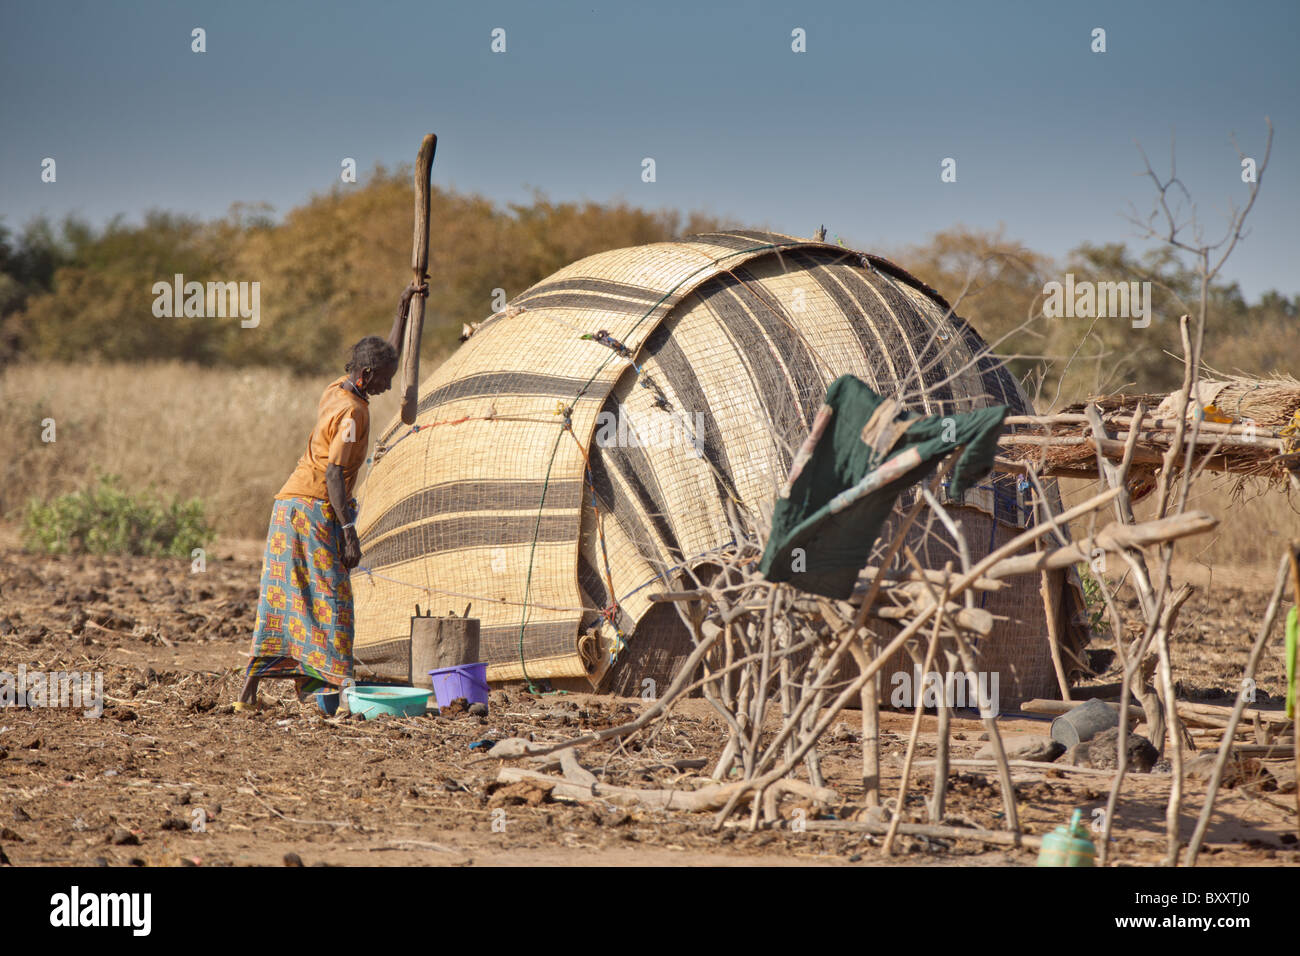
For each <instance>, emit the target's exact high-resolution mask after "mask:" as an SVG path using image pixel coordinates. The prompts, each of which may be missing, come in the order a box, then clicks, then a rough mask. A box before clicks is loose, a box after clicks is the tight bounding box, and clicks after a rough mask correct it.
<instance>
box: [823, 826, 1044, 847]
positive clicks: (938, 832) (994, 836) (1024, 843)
mask: <svg viewBox="0 0 1300 956" xmlns="http://www.w3.org/2000/svg"><path fill="white" fill-rule="evenodd" d="M806 825H807V827H808V829H809V830H837V831H847V832H850V833H854V832H860V833H870V834H872V835H874V836H884V835H886V834H887V833H888V832H889V825H887V824H883V823H871V822H869V821H866V820H809V821H808V823H807V824H806ZM897 830H898V832H899V833H902V834H903V835H904V836H923V837H931V838H933V839H937V840H974V841H976V842H978V843H991V844H993V845H995V846H1021V847H1024V848H1025V849H1027V850H1037V849H1038V848H1039V847H1041V846H1042V845H1043V838H1042V837H1037V836H1029V835H1028V834H1019V833H1007V832H1006V831H1005V830H984V829H977V828H975V827H950V826H942V825H939V824H934V823H900V824H898V825H897Z"/></svg>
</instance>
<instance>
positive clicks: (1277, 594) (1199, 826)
mask: <svg viewBox="0 0 1300 956" xmlns="http://www.w3.org/2000/svg"><path fill="white" fill-rule="evenodd" d="M1290 563H1291V557H1290V555H1285V556H1283V558H1282V560H1281V561H1280V562H1279V563H1278V568H1277V582H1276V583H1275V584H1274V585H1273V594H1272V597H1270V598H1269V602H1268V608H1267V610H1265V612H1264V621H1263V623H1262V624H1261V625H1260V628H1259V631H1258V633H1256V635H1255V644H1254V646H1253V647H1251V649H1250V657H1249V658H1248V659H1247V661H1246V674H1245V676H1246V678H1247V679H1254V677H1255V668H1256V667H1257V666H1258V665H1259V659H1260V657H1261V656H1262V655H1263V653H1264V645H1265V644H1266V643H1267V642H1268V636H1269V634H1270V633H1272V631H1273V622H1274V621H1275V620H1276V619H1277V612H1278V609H1279V608H1280V607H1281V605H1282V594H1283V593H1284V592H1285V590H1286V581H1287V571H1288V570H1289V568H1290ZM1245 710H1246V697H1245V694H1244V693H1238V694H1237V703H1236V705H1235V706H1234V707H1233V708H1232V716H1231V717H1229V718H1228V728H1227V730H1225V731H1224V733H1223V743H1221V744H1220V745H1219V756H1218V758H1217V759H1216V760H1215V761H1214V772H1213V773H1211V774H1210V780H1209V782H1208V783H1207V784H1206V786H1205V804H1204V805H1203V806H1202V807H1201V815H1200V816H1199V817H1198V818H1197V820H1196V829H1195V830H1194V831H1193V832H1192V839H1191V842H1189V843H1188V845H1187V856H1186V861H1187V865H1188V866H1195V865H1196V857H1197V855H1198V854H1199V853H1200V852H1201V841H1202V840H1204V839H1205V830H1206V828H1207V827H1208V826H1209V825H1210V815H1211V814H1212V813H1213V812H1214V798H1215V797H1216V796H1218V793H1219V784H1220V783H1221V782H1222V781H1223V768H1224V767H1225V766H1226V765H1227V763H1228V754H1229V752H1230V751H1231V750H1232V738H1233V737H1234V736H1235V735H1236V732H1237V723H1238V722H1239V721H1240V720H1241V715H1242V713H1243V712H1244V711H1245ZM1297 736H1300V734H1298V735H1297ZM1298 789H1300V788H1298Z"/></svg>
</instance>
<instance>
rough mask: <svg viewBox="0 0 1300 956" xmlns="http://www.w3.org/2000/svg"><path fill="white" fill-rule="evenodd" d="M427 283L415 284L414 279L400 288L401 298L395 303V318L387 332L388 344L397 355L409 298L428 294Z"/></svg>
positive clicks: (404, 325) (404, 326)
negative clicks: (403, 287)
mask: <svg viewBox="0 0 1300 956" xmlns="http://www.w3.org/2000/svg"><path fill="white" fill-rule="evenodd" d="M428 294H429V284H428V283H427V282H426V283H424V284H423V285H420V286H417V285H416V284H415V282H414V280H412V281H411V284H410V285H408V286H407V287H406V288H405V289H403V290H402V298H401V299H400V300H399V301H398V303H397V318H395V319H394V320H393V331H391V332H389V333H388V344H389V345H391V346H392V347H393V351H394V352H396V353H397V354H398V355H399V356H400V355H401V354H402V337H403V336H404V335H405V334H406V317H407V315H408V314H409V313H410V311H411V299H412V298H413V297H414V296H417V295H428Z"/></svg>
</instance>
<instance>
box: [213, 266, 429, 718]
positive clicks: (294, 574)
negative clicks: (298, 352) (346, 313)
mask: <svg viewBox="0 0 1300 956" xmlns="http://www.w3.org/2000/svg"><path fill="white" fill-rule="evenodd" d="M428 288H429V287H428V286H427V285H422V286H419V287H418V288H417V287H416V285H415V284H414V283H412V284H411V285H409V286H407V288H406V290H405V291H403V292H402V298H401V303H400V305H399V307H398V312H397V318H396V320H395V321H394V322H393V331H392V332H391V333H390V335H389V337H388V339H387V340H384V339H381V338H379V337H378V336H377V335H370V336H367V337H366V338H364V339H362V340H361V341H360V342H358V343H357V344H356V345H354V346H352V351H351V356H350V358H349V360H348V363H347V367H346V374H344V375H343V376H342V377H341V378H338V379H335V380H334V381H333V382H330V384H329V387H328V388H326V389H325V393H324V394H323V395H322V396H321V400H320V405H319V407H318V408H317V412H316V426H315V427H314V428H313V429H312V432H311V436H310V437H309V438H308V439H307V450H306V451H305V452H303V455H302V457H301V458H300V459H298V465H297V467H296V468H295V469H294V471H293V474H292V475H290V476H289V480H288V481H286V482H285V483H284V487H282V488H281V489H280V491H279V493H278V494H276V496H275V506H274V507H273V508H272V510H271V525H270V529H269V530H268V531H267V536H266V555H265V557H264V559H263V561H262V583H261V597H260V599H259V601H258V606H257V626H256V628H255V630H254V632H253V647H252V650H251V651H250V653H249V662H248V670H247V672H246V679H245V681H244V688H243V691H242V692H241V693H240V695H239V701H238V702H237V703H236V704H235V709H236V710H246V709H250V708H254V707H256V706H257V685H258V683H259V682H260V681H262V680H265V679H267V678H289V679H291V680H293V681H294V683H295V685H296V687H297V691H298V698H299V700H304V701H305V700H306V699H307V698H308V697H309V696H310V695H311V694H313V693H315V692H316V691H319V690H322V689H327V688H328V689H337V688H339V687H341V686H342V685H343V682H344V681H346V680H349V679H351V677H352V637H353V630H352V624H353V621H352V583H351V580H350V579H349V576H348V575H349V572H351V570H352V569H353V568H355V567H356V566H357V564H358V563H359V562H360V561H361V544H360V542H359V541H358V540H357V531H356V527H355V526H354V522H355V521H356V515H357V503H356V499H354V498H353V497H352V489H353V486H354V485H355V483H356V480H357V475H358V473H359V472H360V471H361V466H362V465H363V464H364V463H365V460H366V451H367V449H368V447H369V444H370V396H371V395H379V394H381V393H383V392H386V391H388V389H389V387H390V386H391V384H392V381H393V376H394V375H395V374H396V373H397V363H398V356H399V353H400V350H401V344H402V336H403V334H404V332H405V328H406V316H407V312H408V310H409V308H410V304H411V298H412V297H413V296H416V295H427V294H428Z"/></svg>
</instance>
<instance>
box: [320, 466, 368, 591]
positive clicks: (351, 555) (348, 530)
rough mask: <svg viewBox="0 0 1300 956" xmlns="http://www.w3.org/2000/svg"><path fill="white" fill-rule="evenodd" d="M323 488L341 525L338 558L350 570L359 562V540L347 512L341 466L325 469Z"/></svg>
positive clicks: (345, 490)
mask: <svg viewBox="0 0 1300 956" xmlns="http://www.w3.org/2000/svg"><path fill="white" fill-rule="evenodd" d="M325 490H326V492H328V493H329V496H330V507H331V508H333V509H334V515H335V517H337V518H338V521H339V524H341V525H343V553H342V554H341V555H340V558H341V559H342V561H343V567H345V568H347V569H348V570H349V571H351V570H352V569H353V568H355V567H356V566H357V565H358V564H360V563H361V541H360V540H359V539H358V538H357V529H356V528H355V527H353V525H352V524H351V518H352V516H351V515H349V514H348V511H347V504H348V494H347V486H346V485H345V483H344V481H343V466H342V465H330V466H329V467H328V468H326V469H325Z"/></svg>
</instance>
